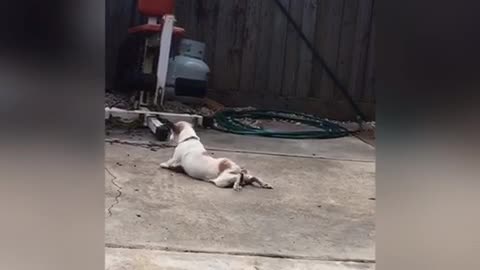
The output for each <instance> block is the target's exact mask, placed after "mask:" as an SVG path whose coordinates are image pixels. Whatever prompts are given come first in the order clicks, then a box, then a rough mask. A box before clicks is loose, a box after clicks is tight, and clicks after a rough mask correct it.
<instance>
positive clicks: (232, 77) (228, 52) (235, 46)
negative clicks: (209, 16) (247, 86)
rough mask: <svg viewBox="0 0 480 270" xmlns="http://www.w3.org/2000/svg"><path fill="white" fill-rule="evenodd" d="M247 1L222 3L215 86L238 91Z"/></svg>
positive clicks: (219, 15)
mask: <svg viewBox="0 0 480 270" xmlns="http://www.w3.org/2000/svg"><path fill="white" fill-rule="evenodd" d="M245 3H246V2H245V0H235V1H220V8H219V14H218V21H217V40H216V45H215V50H216V51H215V62H214V63H215V66H216V70H217V72H221V74H217V75H216V76H215V80H214V85H215V86H216V87H218V88H220V89H226V90H238V86H239V82H240V69H241V66H240V65H241V56H242V46H241V36H242V30H243V24H244V21H245Z"/></svg>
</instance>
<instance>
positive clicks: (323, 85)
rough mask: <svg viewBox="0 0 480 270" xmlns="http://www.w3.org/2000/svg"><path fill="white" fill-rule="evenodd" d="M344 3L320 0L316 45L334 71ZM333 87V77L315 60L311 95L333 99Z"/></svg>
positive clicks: (339, 0)
mask: <svg viewBox="0 0 480 270" xmlns="http://www.w3.org/2000/svg"><path fill="white" fill-rule="evenodd" d="M343 4H344V0H318V8H317V25H316V27H315V47H316V48H317V49H318V51H319V53H320V55H321V56H322V57H323V59H324V60H325V62H326V63H327V65H328V66H329V68H330V69H331V70H333V71H335V70H336V63H337V55H338V44H339V40H340V31H341V28H340V26H341V22H342V14H343ZM333 87H334V85H333V81H332V78H330V76H329V75H328V74H327V73H326V72H325V71H324V70H323V67H321V65H320V63H318V62H314V64H313V69H312V81H311V90H310V96H311V97H316V98H321V99H323V100H331V99H332V98H333V90H334V88H333Z"/></svg>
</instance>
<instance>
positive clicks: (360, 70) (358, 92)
mask: <svg viewBox="0 0 480 270" xmlns="http://www.w3.org/2000/svg"><path fill="white" fill-rule="evenodd" d="M362 1H364V2H366V3H365V4H362V5H359V7H358V15H357V22H356V33H355V40H354V49H353V56H352V62H351V69H352V70H351V76H350V79H349V82H350V89H351V94H352V96H353V97H354V99H355V100H360V99H361V97H362V95H363V88H364V86H365V70H366V67H367V53H368V46H369V40H370V35H371V26H372V25H371V22H372V15H373V14H372V3H373V0H362Z"/></svg>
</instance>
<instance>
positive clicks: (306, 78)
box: [295, 0, 317, 97]
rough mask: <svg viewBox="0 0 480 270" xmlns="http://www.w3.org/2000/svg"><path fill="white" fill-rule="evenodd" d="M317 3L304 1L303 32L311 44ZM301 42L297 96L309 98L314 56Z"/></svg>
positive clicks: (314, 0)
mask: <svg viewBox="0 0 480 270" xmlns="http://www.w3.org/2000/svg"><path fill="white" fill-rule="evenodd" d="M316 15H317V1H316V0H304V2H303V15H302V31H303V33H305V36H306V37H307V38H308V40H309V41H310V42H314V34H315V21H316ZM299 42H300V55H299V65H298V73H297V85H296V92H295V93H296V96H297V97H307V96H308V92H309V91H310V81H311V75H312V62H313V56H312V52H311V51H310V49H309V48H308V47H307V45H306V44H305V42H303V41H302V40H300V41H299Z"/></svg>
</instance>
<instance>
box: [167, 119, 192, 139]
mask: <svg viewBox="0 0 480 270" xmlns="http://www.w3.org/2000/svg"><path fill="white" fill-rule="evenodd" d="M169 127H170V129H171V131H172V132H171V133H170V140H174V141H175V142H176V143H180V142H182V141H183V140H185V139H187V138H189V137H192V136H195V137H197V134H196V133H195V130H194V129H193V126H192V124H190V123H188V122H185V121H179V122H177V123H175V124H173V123H172V124H170V126H169ZM197 138H198V137H197Z"/></svg>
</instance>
